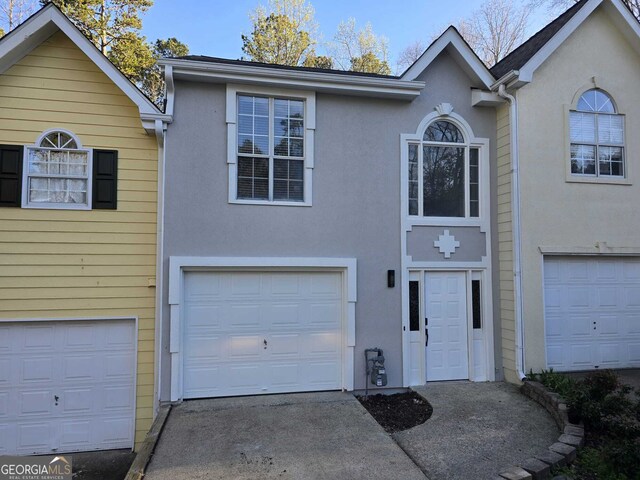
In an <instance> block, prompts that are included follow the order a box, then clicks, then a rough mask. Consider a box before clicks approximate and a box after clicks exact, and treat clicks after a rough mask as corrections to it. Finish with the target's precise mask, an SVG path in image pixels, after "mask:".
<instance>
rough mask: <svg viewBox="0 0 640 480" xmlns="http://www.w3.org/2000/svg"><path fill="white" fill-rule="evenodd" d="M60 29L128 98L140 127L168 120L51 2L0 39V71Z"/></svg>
mask: <svg viewBox="0 0 640 480" xmlns="http://www.w3.org/2000/svg"><path fill="white" fill-rule="evenodd" d="M57 31H62V32H63V33H64V34H65V35H66V36H67V37H69V39H70V40H71V41H72V42H73V43H74V44H75V45H76V46H77V47H78V48H79V49H80V50H81V51H82V52H83V53H84V54H85V55H86V56H87V57H89V59H90V60H91V61H92V62H93V63H95V64H96V66H97V67H98V68H99V69H100V70H102V72H104V74H105V75H106V76H107V77H109V79H111V81H113V83H114V84H115V85H116V86H117V87H118V88H119V89H120V90H122V92H123V93H124V94H125V95H126V96H127V97H129V98H130V99H131V101H133V102H134V103H135V104H136V105H137V106H138V109H139V111H140V118H141V121H142V124H143V127H144V128H145V129H146V130H147V132H148V133H153V131H154V125H153V124H154V121H155V120H156V119H159V120H163V121H165V122H170V121H171V117H170V116H168V115H165V114H163V113H162V112H161V111H160V110H159V109H158V107H156V106H155V105H154V104H153V102H152V101H151V100H149V99H148V98H147V97H146V96H145V95H144V94H143V93H142V92H141V91H140V90H138V88H137V87H136V86H135V85H134V84H133V83H131V82H130V81H129V79H127V77H125V76H124V74H123V73H122V72H121V71H120V70H118V68H116V66H115V65H113V63H111V62H110V61H109V60H108V59H107V57H105V56H104V55H103V54H102V53H101V52H100V51H99V50H98V49H97V48H96V47H95V46H94V45H93V44H92V43H91V41H90V40H89V39H88V38H87V37H85V36H84V35H83V34H82V33H81V32H80V30H78V28H77V27H76V26H75V25H74V24H73V23H72V22H71V21H70V20H69V19H68V18H67V17H66V16H65V15H64V14H63V13H62V12H61V11H60V10H59V9H58V8H57V7H56V6H55V5H53V4H52V3H49V4H47V6H45V7H43V8H42V9H40V10H39V11H38V12H36V13H35V14H33V15H32V16H31V17H29V18H28V19H27V20H26V21H25V22H24V23H22V24H21V25H20V26H18V27H17V28H16V29H15V30H13V31H11V32H9V33H8V34H7V35H6V36H5V37H3V38H2V41H0V74H2V73H4V72H6V71H7V70H8V69H9V68H10V67H11V66H13V65H14V64H15V63H16V62H18V61H20V60H21V59H22V58H23V57H25V56H26V55H28V54H29V53H30V52H31V51H32V50H34V49H35V48H36V47H38V46H39V45H40V44H41V43H42V42H44V41H45V40H46V39H47V38H49V37H50V36H51V35H53V34H54V33H56V32H57Z"/></svg>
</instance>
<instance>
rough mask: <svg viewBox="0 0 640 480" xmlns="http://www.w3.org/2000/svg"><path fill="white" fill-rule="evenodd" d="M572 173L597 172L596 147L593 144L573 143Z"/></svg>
mask: <svg viewBox="0 0 640 480" xmlns="http://www.w3.org/2000/svg"><path fill="white" fill-rule="evenodd" d="M571 173H575V174H578V175H595V174H596V147H594V146H592V145H571Z"/></svg>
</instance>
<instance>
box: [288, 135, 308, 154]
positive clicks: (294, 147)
mask: <svg viewBox="0 0 640 480" xmlns="http://www.w3.org/2000/svg"><path fill="white" fill-rule="evenodd" d="M289 155H290V156H292V157H302V156H304V147H303V142H302V139H301V138H292V139H291V140H289Z"/></svg>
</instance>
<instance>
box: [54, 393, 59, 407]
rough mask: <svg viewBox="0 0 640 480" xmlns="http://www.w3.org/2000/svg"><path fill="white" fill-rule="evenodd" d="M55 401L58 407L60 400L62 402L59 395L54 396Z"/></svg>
mask: <svg viewBox="0 0 640 480" xmlns="http://www.w3.org/2000/svg"><path fill="white" fill-rule="evenodd" d="M53 399H54V400H55V402H56V405H58V400H60V398H59V397H58V395H54V396H53Z"/></svg>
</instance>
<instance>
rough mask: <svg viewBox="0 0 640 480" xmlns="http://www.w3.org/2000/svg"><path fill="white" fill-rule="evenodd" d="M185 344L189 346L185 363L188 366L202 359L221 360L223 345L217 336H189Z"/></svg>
mask: <svg viewBox="0 0 640 480" xmlns="http://www.w3.org/2000/svg"><path fill="white" fill-rule="evenodd" d="M187 343H188V344H189V345H190V346H191V348H190V350H189V355H188V357H186V358H185V363H186V364H190V363H191V362H195V361H198V360H202V359H210V360H218V359H220V358H222V353H223V345H222V340H221V338H220V337H218V336H194V335H192V336H190V338H188V339H187Z"/></svg>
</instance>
